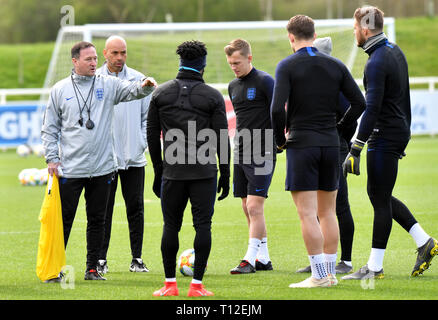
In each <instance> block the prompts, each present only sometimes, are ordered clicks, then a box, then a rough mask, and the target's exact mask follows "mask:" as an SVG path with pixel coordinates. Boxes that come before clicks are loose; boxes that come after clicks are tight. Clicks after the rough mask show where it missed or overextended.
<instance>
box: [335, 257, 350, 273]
mask: <svg viewBox="0 0 438 320" xmlns="http://www.w3.org/2000/svg"><path fill="white" fill-rule="evenodd" d="M335 270H336V274H344V273H350V272H352V271H353V267H351V266H349V265H348V264H346V263H345V262H344V261H342V260H341V261H339V263H338V264H337V265H336V267H335Z"/></svg>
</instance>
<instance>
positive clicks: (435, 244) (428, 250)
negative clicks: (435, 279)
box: [411, 238, 438, 277]
mask: <svg viewBox="0 0 438 320" xmlns="http://www.w3.org/2000/svg"><path fill="white" fill-rule="evenodd" d="M417 252H418V254H417V261H416V262H415V266H414V270H412V274H411V276H412V277H416V276H418V275H420V274H422V273H423V272H424V271H425V270H427V269H428V268H429V266H430V262H431V261H432V258H433V257H434V256H436V255H437V254H438V241H437V240H435V239H434V238H429V240H427V242H426V243H425V244H424V245H423V246H421V247H420V248H418V249H417Z"/></svg>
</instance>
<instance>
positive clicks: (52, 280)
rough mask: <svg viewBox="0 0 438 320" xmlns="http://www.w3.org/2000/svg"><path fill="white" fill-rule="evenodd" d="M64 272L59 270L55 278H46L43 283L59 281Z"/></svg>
mask: <svg viewBox="0 0 438 320" xmlns="http://www.w3.org/2000/svg"><path fill="white" fill-rule="evenodd" d="M63 277H64V273H63V272H62V271H61V272H60V273H59V275H58V276H57V277H56V278H52V279H48V280H46V281H44V283H61V281H62V278H63Z"/></svg>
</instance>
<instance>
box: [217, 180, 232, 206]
mask: <svg viewBox="0 0 438 320" xmlns="http://www.w3.org/2000/svg"><path fill="white" fill-rule="evenodd" d="M221 191H222V194H221V195H220V196H219V198H217V200H218V201H221V200H223V199H225V198H226V197H228V193H230V176H224V175H221V176H220V177H219V182H218V184H217V193H220V192H221Z"/></svg>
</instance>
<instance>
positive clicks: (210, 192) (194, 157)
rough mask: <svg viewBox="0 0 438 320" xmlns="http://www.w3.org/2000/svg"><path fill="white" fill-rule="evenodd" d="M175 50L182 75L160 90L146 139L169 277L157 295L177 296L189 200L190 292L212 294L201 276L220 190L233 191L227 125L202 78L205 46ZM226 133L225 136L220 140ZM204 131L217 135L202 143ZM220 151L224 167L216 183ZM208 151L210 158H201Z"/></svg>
mask: <svg viewBox="0 0 438 320" xmlns="http://www.w3.org/2000/svg"><path fill="white" fill-rule="evenodd" d="M177 54H179V55H180V57H181V60H180V69H179V72H178V75H177V77H176V79H174V80H170V81H167V82H165V83H163V84H162V85H160V86H159V87H158V88H157V92H156V94H155V95H154V96H152V98H151V102H150V106H149V112H148V119H147V141H148V146H149V153H150V156H151V160H152V163H153V166H154V171H155V179H154V184H153V191H154V193H155V194H156V195H157V196H158V197H160V198H161V208H162V211H163V220H164V226H163V235H162V241H161V253H162V256H163V265H164V273H165V277H166V281H165V286H164V287H163V288H161V289H160V290H157V291H155V292H154V296H177V295H178V289H177V286H176V278H175V266H176V255H177V253H178V249H179V240H178V233H179V231H180V229H181V225H182V221H183V214H184V210H185V208H186V206H187V202H188V201H189V200H190V203H191V208H192V216H193V226H194V228H195V231H196V236H195V240H194V250H195V266H194V275H193V279H192V283H191V284H190V290H189V293H188V295H189V296H206V295H213V294H212V293H211V292H210V291H207V290H205V288H204V287H203V285H202V279H203V276H204V272H205V268H206V265H207V260H208V257H209V254H210V250H211V222H212V216H213V212H214V203H215V197H216V191H218V192H220V191H222V195H221V196H220V197H219V198H218V200H222V199H224V198H225V197H226V196H227V195H228V192H229V178H230V170H229V140H228V123H227V118H226V113H225V102H224V99H223V96H222V94H221V93H220V92H219V91H217V90H216V89H214V88H212V87H210V86H208V85H206V84H205V83H204V80H203V72H204V68H205V65H206V55H207V50H206V48H205V45H204V44H203V43H202V42H199V41H187V42H184V43H182V44H181V45H180V46H178V50H177ZM161 132H162V134H163V154H164V158H163V159H162V158H161V142H160V134H161ZM223 132H225V138H223V137H222V138H221V135H223ZM204 133H211V134H214V135H215V137H211V136H207V139H208V141H206V142H205V141H202V140H203V139H202V138H201V135H202V134H204ZM194 139H196V140H194ZM224 141H225V143H223V142H224ZM206 145H207V147H206ZM204 147H206V148H205V149H204ZM210 147H211V148H210ZM224 149H225V150H224ZM213 152H214V153H213ZM216 152H217V154H218V158H219V171H220V177H219V183H218V184H217V165H216ZM205 154H207V156H208V157H207V159H201V158H200V157H201V155H205ZM224 154H225V156H224ZM203 160H208V161H207V162H206V163H205V162H204V161H203ZM210 160H211V161H210Z"/></svg>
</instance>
